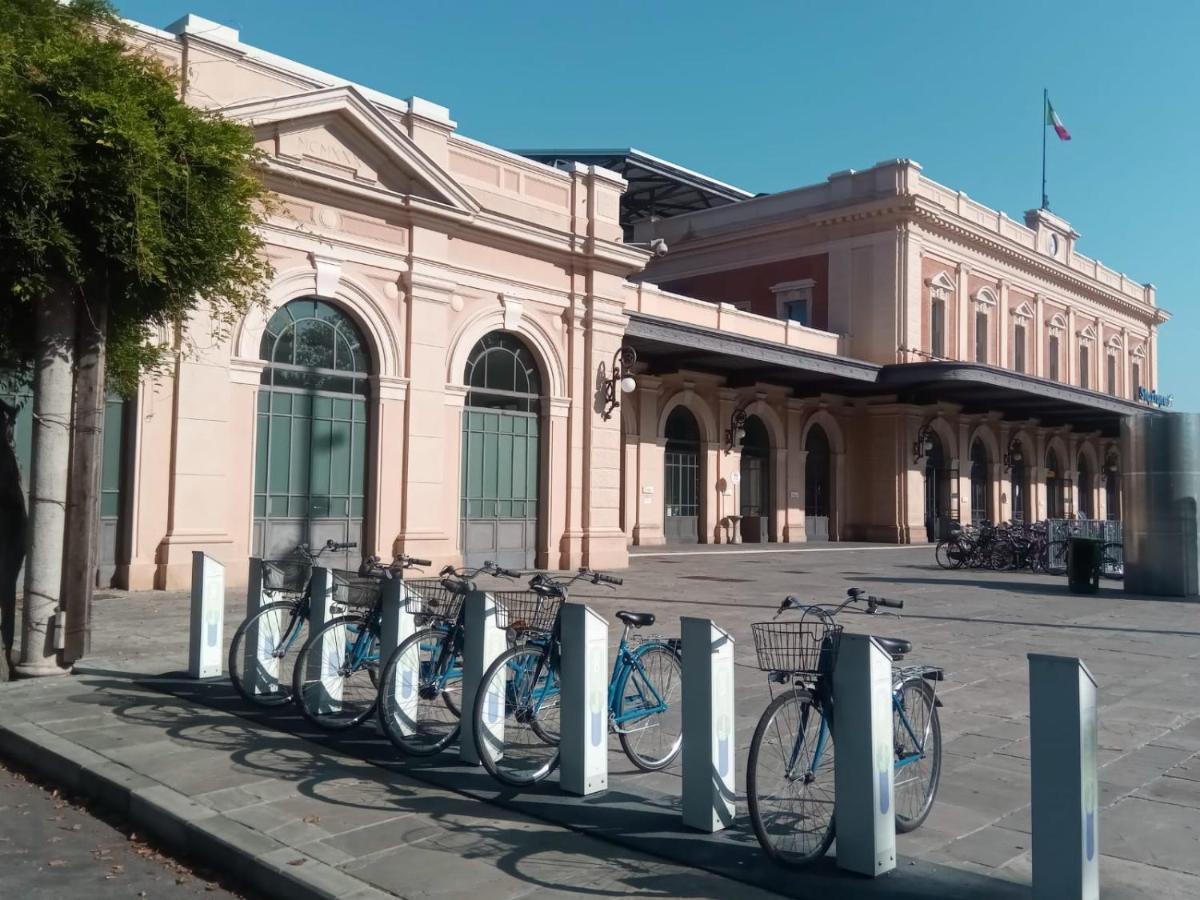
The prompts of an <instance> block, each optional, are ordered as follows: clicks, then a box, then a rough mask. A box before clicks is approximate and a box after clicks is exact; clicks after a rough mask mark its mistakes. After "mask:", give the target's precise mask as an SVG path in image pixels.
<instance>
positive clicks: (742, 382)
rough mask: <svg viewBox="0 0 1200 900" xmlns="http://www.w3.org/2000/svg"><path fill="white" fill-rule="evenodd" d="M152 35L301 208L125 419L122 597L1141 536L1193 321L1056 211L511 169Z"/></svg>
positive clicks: (901, 188)
mask: <svg viewBox="0 0 1200 900" xmlns="http://www.w3.org/2000/svg"><path fill="white" fill-rule="evenodd" d="M135 39H136V41H138V42H139V43H142V44H144V45H145V47H146V48H147V49H148V50H150V51H152V52H154V53H156V54H158V55H160V56H161V57H162V58H163V59H164V60H166V62H167V63H169V64H170V65H172V66H174V67H177V68H178V69H179V71H180V72H181V73H182V91H183V93H184V96H185V97H186V99H187V100H188V102H190V103H194V104H196V105H197V106H202V107H205V108H207V109H213V110H218V111H220V112H221V113H222V114H223V115H225V116H227V117H229V118H231V119H235V120H238V121H241V122H245V123H246V124H247V125H249V126H251V127H252V128H253V129H254V131H255V134H256V135H257V139H258V146H259V147H260V148H261V149H262V150H263V151H265V153H266V156H267V178H268V181H269V185H270V187H271V189H272V190H273V191H275V192H276V193H277V194H278V195H279V197H280V201H281V202H280V204H279V208H278V211H277V212H276V213H275V214H274V216H273V217H272V218H271V220H270V222H269V223H268V224H267V225H266V226H265V229H264V235H263V236H264V239H265V243H266V253H267V254H268V256H269V258H270V262H271V263H272V265H273V267H274V280H273V282H272V283H271V285H270V288H269V300H270V302H269V306H268V308H265V309H262V310H256V311H255V312H253V313H252V314H251V315H249V316H248V317H247V318H246V319H245V321H243V322H241V323H240V324H239V325H238V326H237V327H236V328H235V329H234V330H233V332H232V334H221V333H218V329H216V328H215V327H214V325H213V323H212V322H210V321H209V320H208V319H207V318H206V317H205V316H203V315H199V316H196V317H195V318H193V319H192V320H191V321H189V322H187V324H186V327H185V328H184V329H182V333H181V334H178V335H174V334H164V335H162V337H163V339H164V340H166V341H169V342H172V343H175V342H178V345H179V346H180V347H181V348H182V352H180V353H179V354H178V356H177V358H176V360H175V362H174V364H173V366H172V368H171V369H170V371H168V372H165V373H162V374H160V375H157V376H154V377H147V378H146V379H145V380H144V382H143V383H142V385H141V389H140V390H139V392H138V394H137V396H136V398H134V399H132V400H127V401H124V402H114V403H113V404H111V405H110V411H109V425H110V428H109V432H110V433H109V435H108V440H107V441H106V460H105V475H104V485H105V491H104V494H103V509H102V519H103V533H104V535H105V543H104V548H103V557H104V558H103V561H102V566H101V577H102V580H103V581H104V582H105V583H106V584H107V583H112V584H115V585H118V586H122V587H129V588H133V589H145V588H167V589H178V588H184V587H186V586H187V585H188V584H189V579H190V571H191V552H192V551H193V550H205V551H207V552H209V553H211V554H212V555H214V556H215V557H217V558H218V559H222V560H225V561H227V562H228V563H229V564H230V580H231V581H232V582H233V583H235V584H236V583H237V582H238V580H239V579H244V578H245V574H244V573H245V570H246V566H245V560H246V558H247V557H248V556H251V555H261V556H277V555H281V554H284V553H286V552H288V551H289V550H290V548H291V547H293V546H294V545H295V544H296V543H297V542H300V541H305V542H309V543H323V542H324V541H325V540H326V539H327V538H333V539H335V540H354V541H357V542H358V543H359V547H360V553H380V554H383V555H388V554H391V553H392V552H405V553H410V554H414V555H417V556H422V557H429V558H432V559H433V560H434V561H435V562H436V564H438V565H440V564H442V563H446V562H453V563H463V562H466V563H478V562H480V561H482V560H484V559H497V560H499V561H500V562H501V563H502V564H507V565H513V566H522V567H534V566H537V567H549V568H569V567H574V566H577V565H590V566H593V567H595V568H599V569H612V568H621V567H623V566H625V565H626V563H627V560H628V554H629V548H630V547H631V546H643V547H644V546H649V545H658V544H663V543H680V542H690V543H700V544H705V543H723V542H729V541H735V542H736V541H747V542H755V541H769V542H779V543H803V542H814V541H879V542H893V543H909V542H923V541H929V540H932V539H935V538H936V537H937V536H938V535H939V534H940V533H941V532H943V531H944V530H945V529H946V528H947V527H948V525H949V523H950V522H953V521H957V522H970V521H973V520H976V521H977V520H979V519H984V518H986V519H991V520H1008V519H1024V520H1027V521H1028V520H1037V519H1042V518H1047V517H1064V516H1076V515H1083V516H1085V517H1088V518H1097V519H1103V518H1116V517H1119V515H1120V508H1121V490H1120V472H1121V459H1120V452H1119V450H1120V448H1119V441H1118V440H1117V438H1118V435H1119V429H1120V421H1121V419H1122V418H1123V417H1124V416H1127V415H1129V414H1131V413H1135V412H1137V411H1139V410H1144V409H1145V408H1146V407H1145V405H1144V404H1142V403H1139V402H1138V401H1137V397H1138V396H1139V392H1142V393H1143V395H1144V392H1143V391H1142V389H1145V391H1154V390H1156V389H1157V388H1158V381H1157V362H1158V360H1157V355H1158V354H1157V350H1156V346H1157V329H1158V326H1159V325H1160V324H1161V323H1163V322H1165V321H1166V320H1167V318H1168V316H1167V314H1166V313H1165V312H1164V311H1163V310H1162V309H1160V308H1159V307H1158V306H1157V304H1156V298H1155V290H1154V287H1153V286H1152V285H1149V284H1142V283H1138V282H1135V281H1132V280H1131V279H1129V278H1127V277H1126V276H1125V275H1123V274H1121V273H1120V272H1117V271H1114V270H1113V269H1110V268H1108V267H1106V266H1104V265H1102V264H1101V263H1100V262H1098V261H1097V260H1095V259H1090V258H1088V257H1087V256H1084V255H1083V254H1082V253H1080V252H1079V248H1078V240H1079V235H1078V234H1077V233H1076V232H1075V231H1074V229H1073V228H1072V227H1071V225H1070V224H1069V223H1068V222H1067V221H1065V220H1063V219H1062V218H1060V217H1058V216H1057V215H1054V214H1051V213H1050V212H1047V211H1045V210H1034V211H1031V212H1028V213H1026V214H1025V216H1024V218H1023V220H1015V219H1012V218H1009V217H1008V216H1007V215H1005V214H1004V213H1003V212H998V211H996V210H993V209H989V208H987V207H985V206H982V205H980V204H979V203H976V202H975V201H973V200H971V199H970V198H968V197H967V195H966V194H964V193H963V192H962V191H957V190H953V189H951V188H948V187H944V186H943V185H941V184H938V183H937V182H935V181H933V180H931V179H930V178H928V177H927V176H926V175H925V173H924V172H923V171H922V169H921V166H920V165H918V164H917V163H916V162H914V161H912V160H907V159H892V160H885V161H883V162H880V163H877V164H876V165H874V166H872V167H870V168H868V169H864V170H858V171H856V170H846V171H843V172H835V173H834V174H832V175H830V176H829V177H828V178H826V179H825V180H823V181H821V182H819V183H816V184H812V185H809V186H806V187H800V188H796V189H794V190H789V191H784V192H781V193H776V194H766V195H757V196H755V195H751V194H750V193H748V192H746V191H743V190H740V189H738V188H735V187H732V186H730V185H727V184H723V183H721V182H719V181H716V180H714V179H712V178H709V177H706V176H704V175H700V174H698V173H696V172H692V171H689V170H687V169H684V168H682V167H680V166H678V165H675V164H673V163H669V162H666V161H664V160H661V159H657V158H655V157H653V156H650V155H649V154H646V153H642V152H640V151H638V150H633V149H616V150H613V149H609V150H594V149H592V150H589V149H584V150H561V149H550V150H521V151H515V152H514V151H508V150H502V149H499V148H497V147H492V146H488V145H487V144H483V143H480V142H479V141H475V140H472V139H471V138H469V137H466V136H465V135H464V134H462V133H461V132H460V131H459V128H458V125H457V123H455V122H454V121H453V120H452V119H451V117H450V112H449V110H447V109H445V108H444V107H442V106H439V105H437V104H435V103H431V102H429V101H427V100H423V99H420V98H417V97H413V98H411V99H408V100H401V99H397V98H394V97H390V96H386V95H384V94H381V93H379V92H378V91H375V90H371V89H369V88H366V87H363V86H360V85H356V84H352V83H349V82H347V81H345V80H343V79H340V78H337V77H335V76H333V75H329V74H326V73H324V72H321V71H317V70H315V69H313V68H310V67H308V66H306V65H303V64H301V63H298V62H294V61H292V60H288V59H284V58H282V57H279V56H276V55H274V54H271V53H268V52H266V51H263V50H260V49H257V48H255V47H252V46H250V45H247V44H245V43H242V41H241V39H240V37H239V34H238V32H237V31H235V30H233V29H231V28H228V27H225V26H222V25H220V24H217V23H214V22H211V21H207V20H205V19H201V18H199V17H197V16H194V15H189V16H186V17H184V18H182V19H180V20H179V21H178V22H175V23H174V24H173V25H170V26H169V27H168V28H167V29H165V30H158V29H155V28H151V27H147V26H144V25H135ZM664 244H665V246H664ZM630 379H631V380H630ZM613 401H616V404H615V405H614V403H613ZM358 555H359V554H357V553H356V554H355V557H357V556H358ZM351 561H352V560H349V559H348V560H346V562H351Z"/></svg>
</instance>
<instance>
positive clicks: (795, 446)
mask: <svg viewBox="0 0 1200 900" xmlns="http://www.w3.org/2000/svg"><path fill="white" fill-rule="evenodd" d="M785 414H786V416H787V419H786V428H787V494H786V497H787V506H786V517H785V521H784V530H783V533H782V535H781V536H780V540H781V541H786V542H787V543H789V544H798V543H802V542H804V541H805V540H807V536H806V535H805V533H804V532H805V529H804V476H805V465H806V464H807V461H808V453H807V452H806V451H805V449H804V444H803V443H802V442H801V437H802V435H803V434H804V406H803V404H802V403H801V402H800V401H798V400H788V401H787V409H786V412H785Z"/></svg>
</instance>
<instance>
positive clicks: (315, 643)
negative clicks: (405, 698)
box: [292, 554, 430, 731]
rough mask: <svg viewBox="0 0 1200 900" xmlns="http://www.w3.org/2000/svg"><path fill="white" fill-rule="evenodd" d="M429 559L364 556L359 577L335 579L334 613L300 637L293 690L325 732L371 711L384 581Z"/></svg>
mask: <svg viewBox="0 0 1200 900" xmlns="http://www.w3.org/2000/svg"><path fill="white" fill-rule="evenodd" d="M429 564H430V563H429V560H425V559H415V558H413V557H411V556H406V555H404V554H398V555H397V556H396V557H395V558H394V559H393V560H392V563H391V565H388V566H382V565H380V563H379V557H377V556H373V557H370V558H368V559H366V560H364V561H363V563H362V565H361V566H360V567H359V570H358V578H356V579H355V578H350V577H345V576H343V577H340V578H335V580H334V585H333V603H332V605H331V609H332V611H333V613H334V617H333V618H331V619H330V620H329V621H328V622H326V623H325V624H324V625H322V626H321V627H320V628H318V629H317V630H316V631H315V632H313V633H312V634H311V635H310V636H309V638H308V640H307V641H305V642H304V646H303V647H301V648H300V652H299V653H298V654H297V655H296V666H295V669H294V670H293V673H292V695H293V696H294V697H295V698H296V705H297V706H298V707H299V708H300V712H301V714H302V715H303V716H304V718H306V719H307V720H308V721H309V722H311V723H312V724H314V725H316V726H318V727H319V728H324V729H326V730H327V731H344V730H346V729H348V728H353V727H354V726H356V725H360V724H362V723H363V722H364V721H366V719H367V718H368V717H369V716H370V715H371V714H372V713H373V712H374V711H375V700H376V688H377V686H378V683H379V635H380V626H381V624H382V622H383V582H384V581H386V580H389V579H391V578H392V577H394V575H396V574H397V573H402V572H403V571H404V570H405V569H409V568H412V567H413V566H427V565H429ZM324 601H325V598H323V597H322V598H321V602H324Z"/></svg>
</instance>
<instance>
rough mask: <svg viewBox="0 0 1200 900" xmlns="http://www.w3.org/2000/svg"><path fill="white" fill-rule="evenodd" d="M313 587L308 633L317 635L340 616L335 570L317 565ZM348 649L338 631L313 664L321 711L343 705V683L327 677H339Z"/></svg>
mask: <svg viewBox="0 0 1200 900" xmlns="http://www.w3.org/2000/svg"><path fill="white" fill-rule="evenodd" d="M310 585H311V594H312V597H311V602H310V603H309V605H308V633H309V634H316V633H317V632H318V631H319V630H320V629H321V628H324V627H325V625H326V624H328V623H329V621H330V620H331V619H333V618H334V617H335V616H336V613H335V612H334V604H333V599H334V597H333V587H334V576H333V570H332V569H326V568H324V567H322V566H313V570H312V581H311V582H310ZM344 650H345V648H344V647H343V646H342V641H341V639H340V636H339V635H338V634H336V632H335V631H330V632H329V633H328V634H326V635H325V637H324V640H323V644H322V647H321V653H320V656H319V657H317V658H316V659H314V660H313V661H312V662H310V663H309V667H310V668H309V671H308V673H307V677H308V678H309V679H310V680H314V681H319V682H320V684H321V688H320V690H321V697H320V699H319V700H318V705H317V709H318V710H319V711H320V712H332V711H333V710H334V709H335V708H336V707H337V706H338V705H339V704H340V703H341V702H342V682H341V680H340V679H338V678H326V677H324V676H325V675H327V674H336V672H337V670H338V667H339V665H340V664H341V659H342V653H343V651H344Z"/></svg>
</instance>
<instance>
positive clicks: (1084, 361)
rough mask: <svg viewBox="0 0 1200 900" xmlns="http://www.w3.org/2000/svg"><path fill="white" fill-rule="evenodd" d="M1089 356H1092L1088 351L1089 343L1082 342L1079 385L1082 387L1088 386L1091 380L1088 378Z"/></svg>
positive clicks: (1080, 346)
mask: <svg viewBox="0 0 1200 900" xmlns="http://www.w3.org/2000/svg"><path fill="white" fill-rule="evenodd" d="M1089 356H1090V354H1089V353H1088V345H1087V344H1080V345H1079V386H1080V387H1081V388H1086V387H1088V382H1089V380H1090V379H1089V378H1088V374H1089V373H1088V368H1089V366H1088V361H1089Z"/></svg>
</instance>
